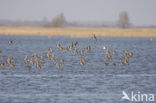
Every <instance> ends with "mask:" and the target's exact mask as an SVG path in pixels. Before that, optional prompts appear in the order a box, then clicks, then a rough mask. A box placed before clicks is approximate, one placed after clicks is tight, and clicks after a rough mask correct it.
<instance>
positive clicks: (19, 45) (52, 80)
mask: <svg viewBox="0 0 156 103" xmlns="http://www.w3.org/2000/svg"><path fill="white" fill-rule="evenodd" d="M97 39H98V40H97V43H96V44H94V42H93V40H92V38H69V37H42V36H41V37H37V36H0V50H2V52H3V53H2V54H0V62H3V61H6V60H7V58H8V56H10V57H12V58H13V60H14V62H15V65H16V66H15V68H14V69H12V68H10V67H8V66H6V69H2V68H0V103H128V102H127V101H121V97H122V91H123V90H124V91H126V92H127V93H129V92H131V91H135V92H137V91H141V92H142V93H153V94H156V39H155V38H152V39H151V38H108V37H107V38H106V37H98V38H97ZM9 40H14V44H13V45H9V44H8V41H9ZM57 41H60V43H61V45H62V46H63V47H66V46H70V45H71V43H72V42H76V41H78V46H77V49H78V50H81V49H85V56H84V57H85V58H86V60H87V63H86V65H85V66H84V67H83V68H82V67H81V66H80V63H79V62H80V58H81V56H80V55H77V56H75V55H74V52H73V51H69V52H65V51H59V50H58V49H57V46H56V44H57ZM88 45H91V46H92V50H91V52H87V50H86V47H87V46H88ZM104 45H106V46H107V47H108V48H109V49H110V50H112V48H113V49H114V50H116V51H117V52H118V55H113V61H112V62H109V65H108V66H104V61H106V59H105V56H106V53H105V50H104V49H103V46H104ZM50 47H52V48H54V54H55V56H56V60H57V62H59V60H60V59H61V58H64V59H65V64H64V65H63V66H61V67H60V69H58V68H57V67H56V65H55V64H54V63H53V62H52V61H50V60H48V59H45V63H44V64H42V68H41V70H40V71H39V70H38V69H37V68H36V66H32V70H31V72H29V71H28V70H27V69H26V65H25V62H24V57H25V56H26V55H28V57H29V58H30V57H32V56H33V54H34V53H35V52H36V53H38V54H39V55H40V56H41V55H42V56H44V57H45V58H46V53H47V51H48V48H50ZM124 50H129V51H132V52H133V54H134V55H133V57H132V58H130V59H129V62H130V63H129V65H128V66H123V67H122V66H121V65H120V60H122V59H123V58H124ZM112 63H116V64H117V67H116V68H114V67H113V66H112ZM141 103H143V102H141ZM146 103H147V102H146Z"/></svg>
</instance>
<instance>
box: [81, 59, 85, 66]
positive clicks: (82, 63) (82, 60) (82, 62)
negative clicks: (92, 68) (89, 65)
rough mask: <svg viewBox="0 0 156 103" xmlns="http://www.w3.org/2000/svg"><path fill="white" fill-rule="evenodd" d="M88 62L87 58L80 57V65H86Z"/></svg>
mask: <svg viewBox="0 0 156 103" xmlns="http://www.w3.org/2000/svg"><path fill="white" fill-rule="evenodd" d="M85 64H86V59H85V58H81V59H80V65H81V66H84V65H85Z"/></svg>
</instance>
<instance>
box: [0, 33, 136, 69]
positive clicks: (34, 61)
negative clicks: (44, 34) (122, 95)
mask: <svg viewBox="0 0 156 103" xmlns="http://www.w3.org/2000/svg"><path fill="white" fill-rule="evenodd" d="M92 38H93V41H94V43H96V42H97V37H96V35H93V37H92ZM13 43H14V41H13V40H10V41H9V45H12V44H13ZM77 45H78V42H72V44H71V45H70V46H68V47H63V46H62V45H61V43H60V42H59V41H58V42H57V48H58V49H59V51H66V52H68V51H73V52H74V55H81V58H80V61H79V64H80V65H81V67H84V66H85V64H86V63H87V60H86V59H85V52H86V51H85V50H84V49H82V50H78V49H77ZM103 49H104V51H105V52H106V54H107V55H106V56H105V58H106V60H107V61H105V62H104V66H108V65H110V63H109V62H111V61H112V56H113V55H118V52H117V51H116V50H113V51H110V50H109V49H108V48H107V46H103ZM91 50H92V47H91V45H88V47H87V52H90V51H91ZM1 54H2V50H0V55H1ZM132 56H133V52H131V51H128V50H125V51H124V59H123V60H121V61H120V65H122V66H124V65H127V66H128V65H129V58H131V57H132ZM45 59H48V60H51V61H52V62H53V63H54V64H55V65H56V66H57V68H58V69H60V67H61V66H63V65H64V63H66V60H65V59H64V58H62V59H60V60H59V62H58V60H56V56H55V54H54V48H49V49H48V52H47V54H46V56H39V55H38V54H37V53H34V54H33V56H31V58H29V57H28V56H27V55H26V56H25V57H24V59H23V60H24V61H25V65H26V68H27V69H28V70H29V71H31V68H32V66H34V65H35V66H36V68H38V69H39V70H40V69H41V68H42V64H44V63H45ZM111 64H112V66H113V67H114V68H116V66H117V63H111ZM6 66H9V67H11V68H15V62H14V60H13V59H12V58H11V57H10V56H8V58H7V60H6V61H4V62H2V61H0V68H3V69H5V68H6Z"/></svg>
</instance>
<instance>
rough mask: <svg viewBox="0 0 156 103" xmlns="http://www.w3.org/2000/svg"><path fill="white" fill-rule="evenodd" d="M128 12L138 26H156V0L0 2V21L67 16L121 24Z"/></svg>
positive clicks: (132, 21)
mask: <svg viewBox="0 0 156 103" xmlns="http://www.w3.org/2000/svg"><path fill="white" fill-rule="evenodd" d="M122 11H126V12H127V13H128V15H129V18H130V21H131V23H132V24H134V25H156V0H0V19H8V20H42V19H43V18H44V17H47V18H48V19H49V20H51V19H52V18H54V17H55V16H56V15H57V14H59V13H64V15H65V17H66V19H67V20H68V21H117V20H118V16H119V13H120V12H122Z"/></svg>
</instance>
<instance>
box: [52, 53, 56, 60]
mask: <svg viewBox="0 0 156 103" xmlns="http://www.w3.org/2000/svg"><path fill="white" fill-rule="evenodd" d="M51 60H52V61H53V62H55V61H56V58H55V56H54V54H53V55H52V58H51Z"/></svg>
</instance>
